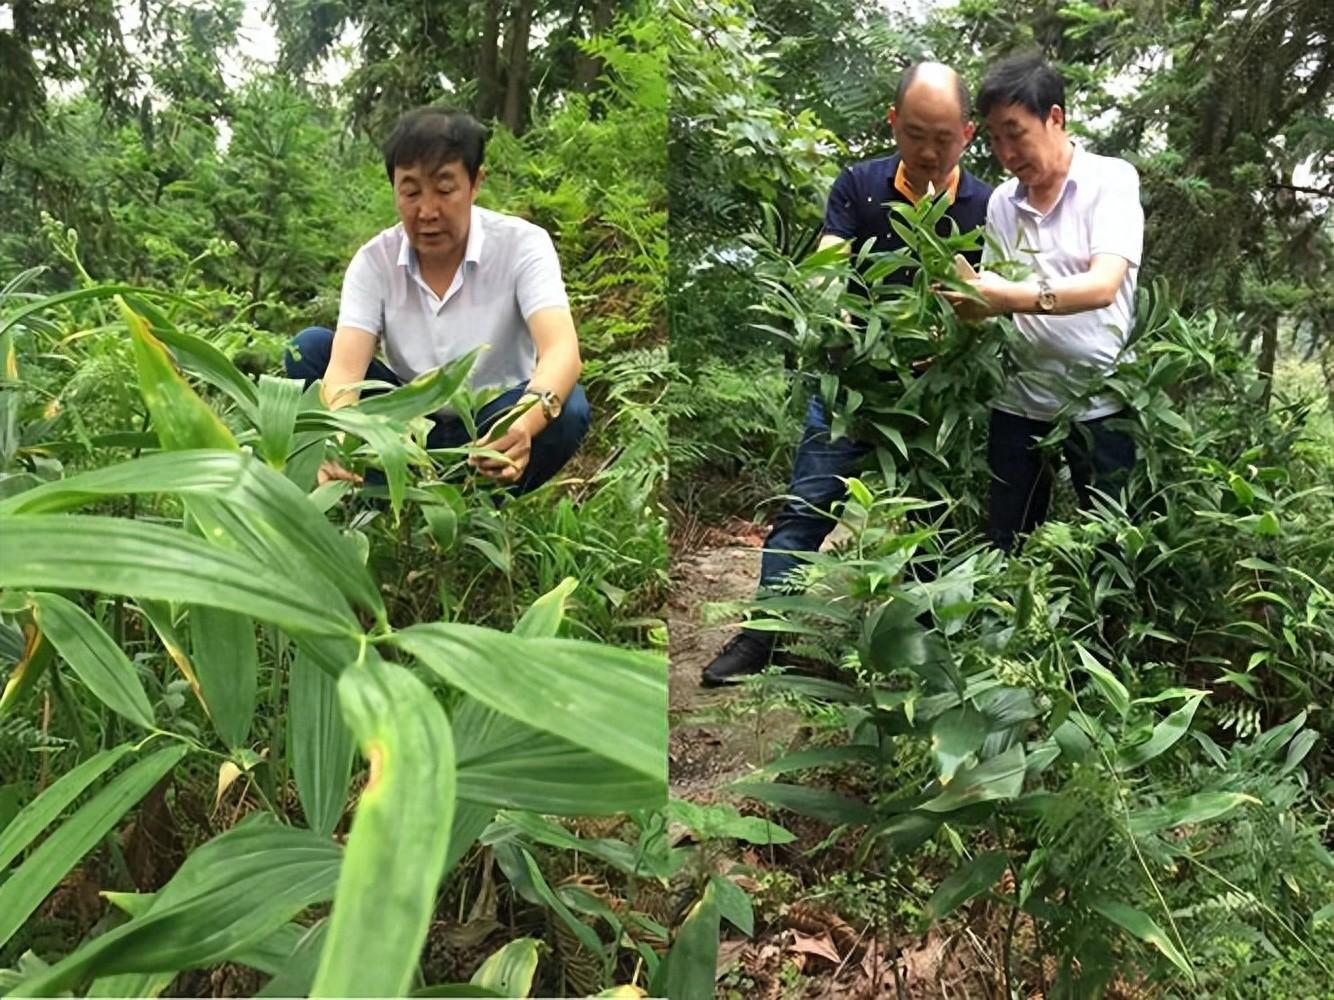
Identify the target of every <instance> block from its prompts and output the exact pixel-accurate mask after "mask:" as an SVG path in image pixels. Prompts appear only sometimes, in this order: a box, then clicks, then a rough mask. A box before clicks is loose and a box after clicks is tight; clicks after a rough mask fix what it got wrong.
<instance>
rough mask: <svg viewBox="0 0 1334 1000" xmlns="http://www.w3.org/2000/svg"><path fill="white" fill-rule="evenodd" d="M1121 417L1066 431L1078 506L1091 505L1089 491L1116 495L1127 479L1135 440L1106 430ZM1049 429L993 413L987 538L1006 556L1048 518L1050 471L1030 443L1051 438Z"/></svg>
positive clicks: (1065, 447) (1040, 423)
mask: <svg viewBox="0 0 1334 1000" xmlns="http://www.w3.org/2000/svg"><path fill="white" fill-rule="evenodd" d="M1122 416H1123V414H1120V413H1115V414H1111V415H1109V416H1106V417H1099V418H1098V419H1097V420H1085V421H1080V422H1078V423H1076V424H1075V425H1074V426H1073V427H1071V428H1070V435H1069V437H1067V438H1066V439H1065V441H1064V442H1063V443H1062V451H1063V453H1064V455H1065V460H1066V462H1067V463H1068V464H1069V466H1070V478H1071V480H1073V481H1074V486H1075V496H1076V497H1077V498H1078V500H1079V506H1080V507H1085V508H1087V507H1088V506H1090V505H1091V503H1092V500H1093V496H1092V492H1091V491H1092V490H1098V491H1099V492H1102V493H1107V494H1109V495H1111V496H1115V495H1116V494H1117V492H1118V491H1119V490H1120V489H1121V488H1122V487H1123V486H1124V485H1125V483H1126V480H1127V479H1128V478H1129V473H1130V470H1131V469H1132V468H1133V467H1134V465H1135V441H1134V439H1133V438H1132V437H1131V436H1130V435H1129V434H1127V433H1125V432H1124V431H1118V430H1113V429H1112V428H1110V427H1108V426H1107V421H1109V420H1116V419H1119V418H1121V417H1122ZM1053 426H1054V425H1053V424H1050V423H1047V422H1046V421H1044V420H1032V419H1030V418H1028V417H1019V416H1015V415H1014V414H1013V413H1005V412H1004V411H1002V410H992V411H991V432H990V434H989V435H988V437H987V464H988V465H989V466H990V468H991V497H990V500H989V503H988V509H987V535H988V537H989V538H990V539H991V541H992V543H993V544H995V545H996V546H997V547H998V548H1001V549H1003V550H1005V551H1006V552H1009V551H1011V550H1012V549H1013V548H1014V543H1015V537H1016V536H1017V535H1020V534H1025V535H1026V534H1028V533H1030V532H1031V531H1032V530H1033V529H1034V528H1036V527H1037V526H1038V525H1039V524H1041V523H1042V522H1043V521H1045V520H1046V519H1047V511H1048V508H1049V507H1050V506H1051V484H1052V467H1051V463H1050V462H1048V461H1047V460H1046V458H1045V457H1044V456H1043V455H1042V453H1041V452H1040V451H1038V449H1036V448H1035V447H1033V443H1034V442H1035V441H1037V440H1039V439H1040V438H1042V437H1045V436H1046V435H1047V434H1050V433H1051V430H1052V427H1053Z"/></svg>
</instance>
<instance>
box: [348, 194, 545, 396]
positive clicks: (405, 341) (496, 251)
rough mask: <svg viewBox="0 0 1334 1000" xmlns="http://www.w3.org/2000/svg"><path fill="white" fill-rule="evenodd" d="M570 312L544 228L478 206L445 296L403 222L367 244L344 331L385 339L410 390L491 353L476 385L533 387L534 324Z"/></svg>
mask: <svg viewBox="0 0 1334 1000" xmlns="http://www.w3.org/2000/svg"><path fill="white" fill-rule="evenodd" d="M549 306H559V307H561V308H568V307H569V299H568V298H567V297H566V294H565V284H564V282H563V281H562V280H561V274H560V260H559V259H558V258H557V257H556V248H555V246H554V245H553V244H552V242H551V237H550V236H549V235H548V234H547V231H546V230H545V229H542V228H541V227H540V226H535V225H533V224H532V223H531V222H527V221H525V220H523V219H520V218H518V217H516V216H513V215H504V214H502V213H500V212H492V211H490V210H488V209H485V208H478V207H477V206H473V209H472V220H471V222H470V224H469V229H468V243H467V246H466V248H465V250H464V256H463V263H462V264H461V265H459V269H458V272H457V273H456V274H455V275H454V281H453V283H452V284H451V285H450V287H449V288H448V289H447V290H446V291H445V294H444V295H442V296H440V295H436V294H435V292H433V291H432V290H431V288H430V287H429V286H428V285H427V284H426V282H425V281H424V280H423V279H422V276H421V268H420V266H419V264H418V261H417V253H416V251H415V250H413V249H412V244H411V243H410V242H409V241H408V237H407V234H406V233H405V232H404V231H403V226H402V224H401V223H400V224H399V225H397V226H393V227H392V228H390V229H386V230H384V231H383V232H381V233H380V234H379V235H377V236H376V237H375V238H373V239H372V240H371V241H370V242H368V243H366V244H365V245H364V246H363V247H362V248H361V249H360V250H358V251H357V252H356V255H355V256H354V257H353V258H352V262H351V263H350V264H349V265H348V266H347V274H346V275H345V277H344V278H343V290H342V298H341V301H340V305H339V310H338V325H339V326H352V327H356V328H357V329H359V330H365V331H367V332H368V333H372V334H374V335H375V336H376V337H378V338H379V340H380V348H381V350H382V352H383V353H384V359H385V363H386V364H388V365H389V367H390V368H391V369H392V370H393V371H394V373H395V374H396V375H398V376H399V378H401V379H403V380H404V381H405V382H406V381H410V380H411V379H414V378H416V377H417V376H418V375H422V374H424V373H425V372H428V371H432V370H434V369H436V368H439V367H440V366H441V365H444V364H447V363H448V362H450V361H453V360H454V359H456V358H459V357H461V356H463V355H464V354H467V353H468V352H469V351H471V350H472V349H473V348H475V347H482V348H483V350H482V352H481V354H480V355H479V356H478V358H477V360H476V362H475V363H474V365H473V369H472V385H473V387H474V388H477V389H482V388H488V387H491V386H499V387H502V388H508V387H510V386H513V385H517V384H518V383H520V382H526V381H527V380H528V378H529V377H530V376H531V375H532V373H533V366H534V364H535V363H536V357H537V352H536V349H535V348H534V346H533V338H532V336H531V334H530V333H529V332H528V323H527V321H528V317H530V316H531V315H532V314H533V313H535V312H537V311H538V310H539V309H545V308H547V307H549Z"/></svg>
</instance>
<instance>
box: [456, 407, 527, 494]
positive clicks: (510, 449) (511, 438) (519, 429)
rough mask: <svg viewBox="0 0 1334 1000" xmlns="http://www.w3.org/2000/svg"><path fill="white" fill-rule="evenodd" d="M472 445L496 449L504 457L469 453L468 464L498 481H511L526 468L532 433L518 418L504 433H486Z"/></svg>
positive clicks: (516, 478)
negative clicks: (496, 435)
mask: <svg viewBox="0 0 1334 1000" xmlns="http://www.w3.org/2000/svg"><path fill="white" fill-rule="evenodd" d="M473 447H475V448H488V449H490V450H491V451H498V452H500V453H501V454H502V455H504V456H505V458H504V459H503V460H502V459H498V458H492V457H491V456H489V455H470V456H469V457H468V464H469V465H471V466H473V467H474V468H476V469H477V471H478V472H480V473H481V474H482V475H484V476H486V477H487V478H489V479H494V480H495V481H496V482H498V483H513V482H517V481H518V479H519V477H520V476H522V475H523V473H524V470H525V469H527V468H528V459H529V457H531V455H532V452H533V435H532V433H531V432H530V431H529V430H528V428H526V427H525V426H524V425H523V421H522V420H518V421H515V423H514V424H513V425H512V426H511V427H510V428H509V430H507V431H505V433H504V434H501V435H500V436H499V437H495V436H494V435H487V436H485V437H483V438H480V439H478V440H477V441H474V442H473Z"/></svg>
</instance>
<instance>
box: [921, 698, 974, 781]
mask: <svg viewBox="0 0 1334 1000" xmlns="http://www.w3.org/2000/svg"><path fill="white" fill-rule="evenodd" d="M986 738H987V718H986V716H984V715H983V714H982V713H981V712H979V711H978V710H977V709H975V708H973V707H972V706H971V705H960V706H959V707H958V708H952V709H950V710H949V711H948V712H944V713H942V714H941V715H939V716H937V717H936V721H935V722H934V723H932V725H931V756H932V757H934V758H935V761H936V770H937V772H938V774H939V777H940V783H941V784H942V785H948V784H949V783H950V781H951V780H953V778H954V775H955V772H957V771H958V770H959V768H960V767H961V766H963V764H964V762H965V761H967V760H968V759H969V758H970V757H971V756H972V755H973V754H975V753H976V752H977V751H978V749H979V748H980V747H981V746H982V742H983V741H984V740H985V739H986Z"/></svg>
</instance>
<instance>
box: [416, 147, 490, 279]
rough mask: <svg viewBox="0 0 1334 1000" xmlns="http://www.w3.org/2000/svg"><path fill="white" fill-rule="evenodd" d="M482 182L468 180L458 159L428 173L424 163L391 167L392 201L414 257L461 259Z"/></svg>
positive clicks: (479, 176) (479, 172)
mask: <svg viewBox="0 0 1334 1000" xmlns="http://www.w3.org/2000/svg"><path fill="white" fill-rule="evenodd" d="M481 183H482V172H481V171H480V170H479V171H478V172H477V180H476V181H471V180H469V178H468V171H467V170H466V169H465V168H464V166H463V161H462V160H450V161H449V162H447V163H442V164H440V165H439V166H438V167H436V168H435V170H434V171H431V170H430V169H429V168H428V167H427V165H426V164H423V163H414V164H412V165H411V166H406V167H395V168H394V200H395V203H396V204H397V206H398V217H399V218H400V219H402V220H403V229H404V230H405V231H406V232H407V234H408V241H409V242H410V243H411V244H412V248H413V249H414V250H416V251H417V256H418V257H419V258H422V259H426V260H438V259H441V258H445V259H448V258H450V257H452V256H454V255H459V256H461V255H462V254H463V252H464V249H465V248H466V247H467V245H468V223H469V220H470V219H471V217H472V203H473V201H474V199H476V197H477V190H478V188H479V187H480V186H481Z"/></svg>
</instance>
